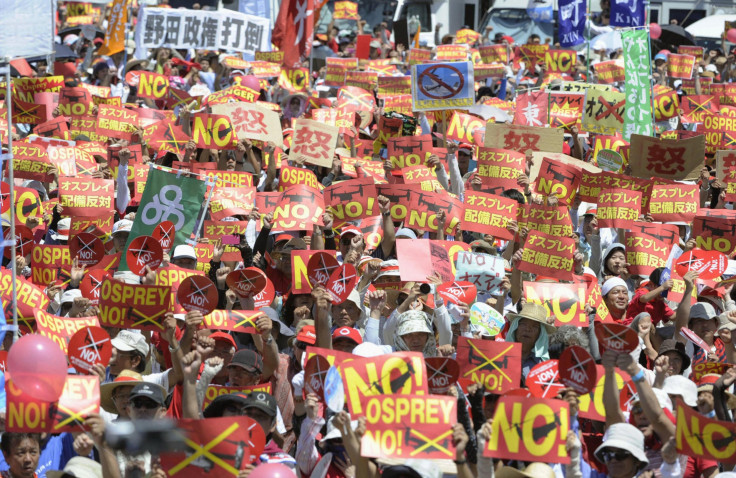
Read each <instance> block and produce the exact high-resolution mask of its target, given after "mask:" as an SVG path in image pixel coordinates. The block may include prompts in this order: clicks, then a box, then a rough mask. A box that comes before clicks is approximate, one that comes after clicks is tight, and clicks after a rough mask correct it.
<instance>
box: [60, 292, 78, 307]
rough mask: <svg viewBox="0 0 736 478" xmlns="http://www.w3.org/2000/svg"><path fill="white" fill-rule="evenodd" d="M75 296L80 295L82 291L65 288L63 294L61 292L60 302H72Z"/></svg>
mask: <svg viewBox="0 0 736 478" xmlns="http://www.w3.org/2000/svg"><path fill="white" fill-rule="evenodd" d="M77 297H82V291H81V290H79V289H69V290H65V291H64V293H63V294H61V304H62V305H64V304H71V303H73V302H74V299H76V298H77Z"/></svg>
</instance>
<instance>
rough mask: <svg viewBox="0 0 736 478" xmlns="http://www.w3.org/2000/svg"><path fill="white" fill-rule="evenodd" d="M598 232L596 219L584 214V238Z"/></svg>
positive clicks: (591, 215)
mask: <svg viewBox="0 0 736 478" xmlns="http://www.w3.org/2000/svg"><path fill="white" fill-rule="evenodd" d="M596 232H598V218H597V217H595V216H594V215H593V214H586V215H585V218H584V219H583V235H585V236H586V237H588V236H592V235H594V234H595V233H596Z"/></svg>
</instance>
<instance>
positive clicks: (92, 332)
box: [68, 327, 112, 374]
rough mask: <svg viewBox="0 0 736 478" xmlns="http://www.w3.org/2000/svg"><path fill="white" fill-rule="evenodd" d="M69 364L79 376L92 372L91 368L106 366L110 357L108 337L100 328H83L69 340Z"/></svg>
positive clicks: (110, 350)
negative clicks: (98, 365)
mask: <svg viewBox="0 0 736 478" xmlns="http://www.w3.org/2000/svg"><path fill="white" fill-rule="evenodd" d="M68 350H69V363H71V365H72V366H73V367H74V368H75V369H76V370H77V372H79V373H81V374H89V373H91V372H93V366H94V365H97V364H100V365H103V366H107V364H108V362H110V357H112V343H111V342H110V336H109V335H108V334H107V332H106V331H105V329H103V328H102V327H85V328H84V329H80V330H78V331H77V332H76V333H75V334H74V335H72V338H71V339H69V347H68Z"/></svg>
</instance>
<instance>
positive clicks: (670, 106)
mask: <svg viewBox="0 0 736 478" xmlns="http://www.w3.org/2000/svg"><path fill="white" fill-rule="evenodd" d="M679 108H680V97H679V95H678V94H677V91H675V90H673V89H667V91H664V92H663V93H659V94H657V95H656V96H655V97H654V119H655V121H667V120H669V119H670V118H674V117H676V116H677V110H678V109H679Z"/></svg>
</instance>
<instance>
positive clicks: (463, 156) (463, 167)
mask: <svg viewBox="0 0 736 478" xmlns="http://www.w3.org/2000/svg"><path fill="white" fill-rule="evenodd" d="M471 157H472V155H470V154H468V153H467V152H465V151H462V150H460V151H458V152H457V166H458V168H460V174H461V175H464V174H465V173H467V172H468V168H469V167H470V158H471Z"/></svg>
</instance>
